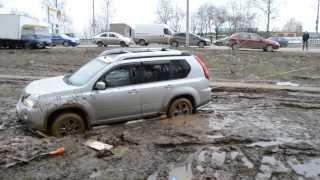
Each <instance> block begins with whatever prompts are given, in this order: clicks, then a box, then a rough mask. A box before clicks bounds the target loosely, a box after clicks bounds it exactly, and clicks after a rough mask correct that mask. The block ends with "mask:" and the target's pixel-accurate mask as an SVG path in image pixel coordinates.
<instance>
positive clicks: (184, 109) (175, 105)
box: [167, 98, 193, 118]
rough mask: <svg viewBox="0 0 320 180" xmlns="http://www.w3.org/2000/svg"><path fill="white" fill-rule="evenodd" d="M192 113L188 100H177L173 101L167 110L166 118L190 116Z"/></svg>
mask: <svg viewBox="0 0 320 180" xmlns="http://www.w3.org/2000/svg"><path fill="white" fill-rule="evenodd" d="M192 113H193V106H192V103H191V102H190V100H188V99H186V98H179V99H176V100H174V101H173V102H172V103H171V104H170V106H169V109H168V112H167V116H168V118H174V117H178V116H186V115H191V114H192Z"/></svg>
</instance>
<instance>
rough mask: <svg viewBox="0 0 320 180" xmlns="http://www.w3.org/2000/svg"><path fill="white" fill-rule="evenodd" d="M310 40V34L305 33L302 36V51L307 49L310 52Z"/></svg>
mask: <svg viewBox="0 0 320 180" xmlns="http://www.w3.org/2000/svg"><path fill="white" fill-rule="evenodd" d="M309 38H310V35H309V33H308V32H305V33H303V36H302V41H303V44H302V50H303V51H304V50H305V49H306V50H307V51H308V49H309V42H308V41H309Z"/></svg>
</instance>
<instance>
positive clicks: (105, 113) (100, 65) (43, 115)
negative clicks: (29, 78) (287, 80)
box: [17, 49, 211, 136]
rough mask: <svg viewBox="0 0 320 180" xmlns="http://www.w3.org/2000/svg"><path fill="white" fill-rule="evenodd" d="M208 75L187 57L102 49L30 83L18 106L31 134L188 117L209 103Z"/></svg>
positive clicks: (200, 64)
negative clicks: (73, 67)
mask: <svg viewBox="0 0 320 180" xmlns="http://www.w3.org/2000/svg"><path fill="white" fill-rule="evenodd" d="M208 79H209V75H208V70H207V68H206V66H205V64H204V63H203V61H202V60H201V59H200V58H198V57H197V56H194V55H191V54H189V53H187V52H181V51H177V50H169V49H115V50H107V51H105V52H103V53H102V54H100V55H99V56H98V57H97V58H95V59H93V60H92V61H90V62H88V63H87V64H85V65H84V66H82V67H81V68H80V69H78V70H77V71H76V72H74V73H72V74H68V75H65V76H59V77H53V78H47V79H42V80H37V81H33V82H31V83H30V84H29V85H28V86H27V87H26V88H25V89H24V91H23V94H22V96H21V99H20V100H19V102H18V104H17V114H18V117H19V119H21V120H23V121H25V122H27V124H29V126H30V127H31V128H32V129H40V130H49V132H50V133H51V134H52V135H55V136H65V135H69V134H74V133H81V132H84V131H85V130H86V129H88V128H90V127H92V126H94V125H100V124H106V123H111V122H119V121H128V120H134V119H140V118H147V117H153V116H159V115H162V114H166V115H167V116H168V117H175V116H180V115H189V114H192V113H195V112H196V108H197V107H199V106H202V105H205V104H206V103H208V102H209V101H210V94H211V89H210V88H209V81H208Z"/></svg>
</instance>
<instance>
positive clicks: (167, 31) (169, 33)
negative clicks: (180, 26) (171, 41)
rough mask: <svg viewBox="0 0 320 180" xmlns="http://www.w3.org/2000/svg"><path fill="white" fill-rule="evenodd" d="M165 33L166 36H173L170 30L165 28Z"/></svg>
mask: <svg viewBox="0 0 320 180" xmlns="http://www.w3.org/2000/svg"><path fill="white" fill-rule="evenodd" d="M163 33H164V34H166V35H172V33H171V31H170V30H169V29H168V28H164V29H163Z"/></svg>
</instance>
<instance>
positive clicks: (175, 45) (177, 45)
mask: <svg viewBox="0 0 320 180" xmlns="http://www.w3.org/2000/svg"><path fill="white" fill-rule="evenodd" d="M170 45H171V46H172V47H175V48H177V47H179V43H178V42H177V41H172V42H171V43H170Z"/></svg>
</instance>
